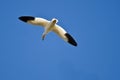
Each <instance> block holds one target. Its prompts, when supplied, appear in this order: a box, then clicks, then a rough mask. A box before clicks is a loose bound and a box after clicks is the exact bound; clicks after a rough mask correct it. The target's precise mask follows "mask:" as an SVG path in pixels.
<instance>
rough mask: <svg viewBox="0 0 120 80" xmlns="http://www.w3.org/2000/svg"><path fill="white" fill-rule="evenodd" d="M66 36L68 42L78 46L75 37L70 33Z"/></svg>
mask: <svg viewBox="0 0 120 80" xmlns="http://www.w3.org/2000/svg"><path fill="white" fill-rule="evenodd" d="M65 36H66V37H67V38H68V43H70V44H72V45H73V46H77V43H76V41H75V40H74V39H73V37H72V36H71V35H70V34H69V33H66V34H65Z"/></svg>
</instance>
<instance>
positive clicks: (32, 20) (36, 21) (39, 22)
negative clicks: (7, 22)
mask: <svg viewBox="0 0 120 80" xmlns="http://www.w3.org/2000/svg"><path fill="white" fill-rule="evenodd" d="M19 19H20V20H21V21H23V22H27V23H30V24H33V25H39V26H43V27H45V26H46V25H47V24H48V23H49V22H50V21H48V20H46V19H43V18H37V17H32V16H21V17H19Z"/></svg>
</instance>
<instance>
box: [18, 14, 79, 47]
mask: <svg viewBox="0 0 120 80" xmlns="http://www.w3.org/2000/svg"><path fill="white" fill-rule="evenodd" d="M18 19H19V20H21V21H23V22H26V23H29V24H32V25H38V26H42V27H44V32H43V34H42V40H44V39H45V36H46V35H47V34H48V33H49V32H51V31H53V32H55V33H56V34H57V35H58V36H60V37H61V38H62V39H63V40H64V41H66V42H68V43H69V44H71V45H73V46H77V42H76V41H75V40H74V38H73V37H72V36H71V35H70V34H69V33H68V32H67V31H66V30H64V29H63V28H62V27H61V26H59V25H57V22H58V20H57V19H56V18H53V19H52V20H50V21H49V20H47V19H44V18H40V17H33V16H20V17H19V18H18Z"/></svg>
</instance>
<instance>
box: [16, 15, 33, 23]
mask: <svg viewBox="0 0 120 80" xmlns="http://www.w3.org/2000/svg"><path fill="white" fill-rule="evenodd" d="M18 19H20V20H21V21H24V22H27V21H29V20H34V19H35V17H32V16H21V17H19V18H18Z"/></svg>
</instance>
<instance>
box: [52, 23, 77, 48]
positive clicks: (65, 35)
mask: <svg viewBox="0 0 120 80" xmlns="http://www.w3.org/2000/svg"><path fill="white" fill-rule="evenodd" d="M53 31H54V32H55V33H56V34H58V35H59V36H60V37H61V38H62V39H63V40H65V41H66V42H68V43H70V44H72V45H74V46H77V43H76V41H75V40H74V39H73V37H72V36H71V35H70V34H69V33H67V32H66V31H65V30H64V29H63V28H62V27H60V26H59V25H57V24H56V25H55V26H54V28H53Z"/></svg>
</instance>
